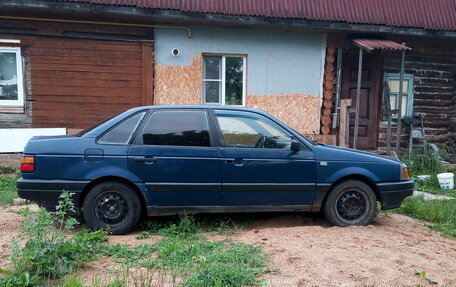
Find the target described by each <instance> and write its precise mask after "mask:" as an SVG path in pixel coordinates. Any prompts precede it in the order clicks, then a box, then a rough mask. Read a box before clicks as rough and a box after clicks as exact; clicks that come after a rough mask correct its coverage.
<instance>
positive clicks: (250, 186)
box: [214, 110, 316, 207]
mask: <svg viewBox="0 0 456 287" xmlns="http://www.w3.org/2000/svg"><path fill="white" fill-rule="evenodd" d="M214 116H215V118H216V122H217V123H218V127H219V131H220V134H221V139H222V143H221V144H222V147H221V148H220V161H221V167H222V205H226V206H283V205H295V206H299V207H303V206H307V207H310V206H311V205H312V203H313V201H314V197H315V172H316V168H315V158H314V155H313V153H312V151H311V150H310V149H308V148H307V147H305V146H304V145H303V144H302V147H301V149H300V150H299V151H292V150H291V142H292V138H291V136H292V135H291V134H290V133H289V132H287V131H286V130H285V129H283V128H282V127H280V126H279V125H278V124H277V123H275V122H274V121H272V120H270V119H268V118H267V117H265V116H263V115H261V114H257V113H254V112H240V111H227V110H216V111H214Z"/></svg>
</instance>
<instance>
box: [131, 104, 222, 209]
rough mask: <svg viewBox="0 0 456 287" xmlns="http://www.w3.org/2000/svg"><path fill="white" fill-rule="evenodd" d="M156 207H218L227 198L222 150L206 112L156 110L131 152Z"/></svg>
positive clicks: (135, 166)
mask: <svg viewBox="0 0 456 287" xmlns="http://www.w3.org/2000/svg"><path fill="white" fill-rule="evenodd" d="M128 166H129V169H130V171H132V172H133V173H134V174H135V175H136V176H138V177H139V178H140V179H141V180H142V181H144V182H145V184H146V185H147V189H148V190H149V192H150V194H149V202H150V204H151V205H153V206H170V207H172V206H214V205H219V204H220V200H221V175H220V161H219V155H218V150H217V148H216V147H211V139H210V132H209V125H208V117H207V111H206V110H171V109H170V110H167V109H163V110H156V111H154V112H153V113H152V114H151V116H150V118H149V119H148V120H147V122H146V124H145V125H144V127H143V128H142V130H141V131H140V132H139V134H138V136H137V138H136V140H135V142H134V144H133V145H131V147H130V150H129V153H128Z"/></svg>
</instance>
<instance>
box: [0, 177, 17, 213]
mask: <svg viewBox="0 0 456 287" xmlns="http://www.w3.org/2000/svg"><path fill="white" fill-rule="evenodd" d="M16 197H17V192H16V178H15V177H10V176H0V206H2V205H7V204H11V203H12V202H13V199H14V198H16Z"/></svg>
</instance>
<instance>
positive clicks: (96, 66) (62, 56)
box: [0, 34, 153, 129]
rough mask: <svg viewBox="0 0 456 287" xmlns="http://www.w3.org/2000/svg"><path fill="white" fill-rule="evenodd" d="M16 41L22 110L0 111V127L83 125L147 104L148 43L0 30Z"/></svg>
mask: <svg viewBox="0 0 456 287" xmlns="http://www.w3.org/2000/svg"><path fill="white" fill-rule="evenodd" d="M0 38H5V39H18V40H20V41H21V43H20V47H21V54H22V56H23V62H24V71H23V73H24V89H25V94H24V100H25V103H24V110H23V111H22V109H20V110H19V109H17V111H16V110H15V111H12V109H8V110H7V111H6V110H5V111H3V110H0V128H13V127H14V128H19V127H23V128H26V127H33V128H53V127H65V128H69V129H83V128H85V127H88V126H90V125H93V124H95V123H97V122H99V121H101V120H104V119H106V118H107V117H109V116H112V115H114V114H116V113H119V112H121V111H123V110H126V109H128V108H131V107H135V106H141V105H151V104H152V103H153V98H152V97H153V41H149V40H148V41H143V40H128V41H124V40H121V39H119V40H104V39H103V40H100V39H97V40H95V39H88V38H70V37H54V36H44V35H12V34H5V35H2V34H0Z"/></svg>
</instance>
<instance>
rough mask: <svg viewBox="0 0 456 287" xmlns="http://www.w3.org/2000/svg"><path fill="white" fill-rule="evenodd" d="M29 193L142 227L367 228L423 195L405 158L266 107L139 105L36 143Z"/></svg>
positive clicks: (104, 222) (25, 184) (25, 174)
mask: <svg viewBox="0 0 456 287" xmlns="http://www.w3.org/2000/svg"><path fill="white" fill-rule="evenodd" d="M21 171H22V178H21V179H19V180H18V182H17V188H18V194H19V196H20V197H22V198H25V199H29V200H33V201H35V202H36V203H37V204H38V205H40V206H44V207H46V208H48V209H54V208H55V206H56V204H57V201H58V198H59V195H60V194H61V193H62V191H63V190H66V191H69V192H72V193H74V200H75V205H76V207H77V208H78V210H82V213H83V215H84V218H85V220H86V223H87V224H88V225H89V227H90V228H93V229H109V231H110V232H112V233H114V234H122V233H126V232H129V231H131V230H132V229H133V228H134V227H135V226H136V224H137V223H138V221H139V220H140V218H141V216H143V215H148V216H155V215H171V214H178V213H209V212H217V213H221V212H261V211H313V212H320V211H323V213H324V215H325V216H326V218H327V220H328V221H329V222H331V223H332V224H334V225H338V226H350V225H365V224H368V223H369V222H370V221H371V220H372V219H373V217H374V216H375V214H376V208H377V201H379V202H380V203H381V206H382V208H383V209H391V208H397V207H399V206H400V205H401V203H402V201H403V200H404V198H405V197H407V196H409V195H411V194H412V192H413V187H414V186H413V181H412V180H411V179H410V178H409V176H408V172H407V168H406V166H405V165H404V164H403V163H401V162H400V161H396V160H392V159H388V158H385V157H381V156H377V155H374V154H371V153H366V152H361V151H356V150H351V149H347V148H341V147H335V146H327V145H318V144H315V143H313V142H312V141H309V140H308V139H306V138H305V137H303V136H302V135H300V134H299V133H297V132H296V131H294V130H293V129H291V128H289V127H287V126H286V125H285V124H283V123H281V122H280V121H278V120H277V119H275V118H274V117H272V116H270V115H268V114H266V113H264V112H262V111H258V110H253V109H246V108H229V107H221V106H160V107H156V106H152V107H138V108H134V109H130V110H128V111H126V112H124V113H121V114H119V115H117V116H114V117H113V118H111V119H109V120H107V121H105V122H103V123H101V124H98V125H96V126H94V127H92V128H89V129H87V130H85V131H82V132H81V133H79V134H78V135H74V136H54V137H34V138H32V139H31V140H30V141H29V142H28V144H27V146H26V147H25V151H24V157H23V159H22V162H21Z"/></svg>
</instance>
